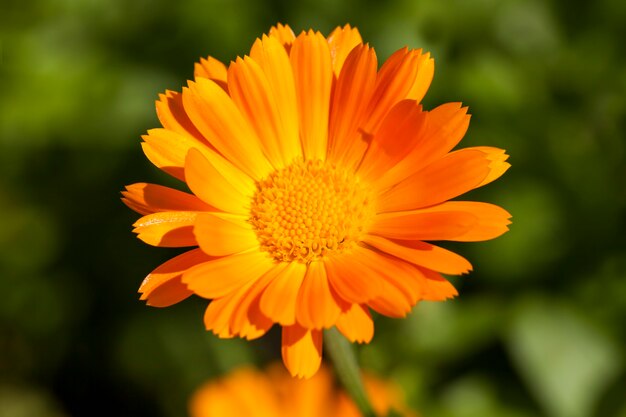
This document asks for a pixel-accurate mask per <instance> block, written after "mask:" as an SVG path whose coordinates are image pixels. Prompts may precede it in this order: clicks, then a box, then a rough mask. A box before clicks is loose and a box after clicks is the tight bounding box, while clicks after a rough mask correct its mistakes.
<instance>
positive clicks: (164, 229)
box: [133, 211, 198, 248]
mask: <svg viewBox="0 0 626 417" xmlns="http://www.w3.org/2000/svg"><path fill="white" fill-rule="evenodd" d="M197 215H198V213H197V212H194V211H165V212H160V213H153V214H148V215H147V216H143V217H142V218H140V219H139V220H137V221H136V222H135V223H134V224H133V227H134V229H133V232H134V233H137V237H138V238H139V239H141V240H143V241H144V242H146V243H147V244H149V245H152V246H160V247H165V248H178V247H183V246H198V242H197V241H196V238H195V236H194V235H193V225H194V223H195V221H196V216H197Z"/></svg>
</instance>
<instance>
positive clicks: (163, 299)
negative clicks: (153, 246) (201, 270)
mask: <svg viewBox="0 0 626 417" xmlns="http://www.w3.org/2000/svg"><path fill="white" fill-rule="evenodd" d="M210 259H211V257H210V256H208V255H207V254H205V253H204V252H202V251H201V250H200V249H192V250H190V251H188V252H185V253H183V254H181V255H178V256H176V257H175V258H172V259H170V260H169V261H167V262H165V263H164V264H162V265H160V266H159V267H158V268H156V269H155V270H154V271H152V272H150V273H149V274H148V276H146V278H145V279H144V280H143V282H142V283H141V286H140V287H139V292H140V293H141V298H140V299H141V300H147V304H148V305H151V306H155V307H167V306H170V305H172V304H175V303H177V302H179V301H182V300H184V299H185V298H187V297H189V296H190V295H191V294H192V292H191V291H190V290H188V289H187V286H186V285H185V284H183V283H181V281H180V278H181V277H182V275H183V273H184V272H185V271H186V270H187V269H189V268H191V267H193V266H195V265H198V264H200V263H203V262H206V261H208V260H210Z"/></svg>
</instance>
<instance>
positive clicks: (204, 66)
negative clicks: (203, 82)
mask: <svg viewBox="0 0 626 417" xmlns="http://www.w3.org/2000/svg"><path fill="white" fill-rule="evenodd" d="M193 76H194V78H196V79H198V78H201V77H202V78H208V79H210V80H213V81H215V82H216V83H218V84H219V85H220V86H221V87H222V88H224V89H225V90H228V87H227V84H226V80H227V73H226V65H224V64H223V63H222V62H221V61H220V60H218V59H215V58H213V57H212V56H208V57H206V58H200V62H196V63H195V65H194V71H193Z"/></svg>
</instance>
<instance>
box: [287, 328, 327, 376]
mask: <svg viewBox="0 0 626 417" xmlns="http://www.w3.org/2000/svg"><path fill="white" fill-rule="evenodd" d="M281 352H282V356H283V362H284V363H285V367H286V368H287V370H288V371H289V373H290V374H291V376H294V377H298V378H310V377H312V376H313V375H315V373H316V372H317V370H318V369H319V367H320V365H321V363H322V331H321V330H307V329H304V328H303V327H300V326H298V325H297V324H295V325H293V326H284V327H283V335H282V349H281Z"/></svg>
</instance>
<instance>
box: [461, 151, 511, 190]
mask: <svg viewBox="0 0 626 417" xmlns="http://www.w3.org/2000/svg"><path fill="white" fill-rule="evenodd" d="M469 149H475V150H477V151H481V152H484V153H485V154H486V155H487V159H489V161H491V162H490V163H489V174H487V176H486V177H485V179H484V180H483V181H482V182H481V183H480V184H479V185H478V187H482V186H483V185H487V184H489V183H490V182H492V181H495V180H497V179H498V178H500V177H501V176H502V174H504V173H505V172H506V171H507V170H508V169H509V168H510V167H511V164H509V163H508V162H505V161H506V160H507V159H509V155H507V154H506V151H505V150H504V149H499V148H492V147H489V146H476V147H473V148H469Z"/></svg>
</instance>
